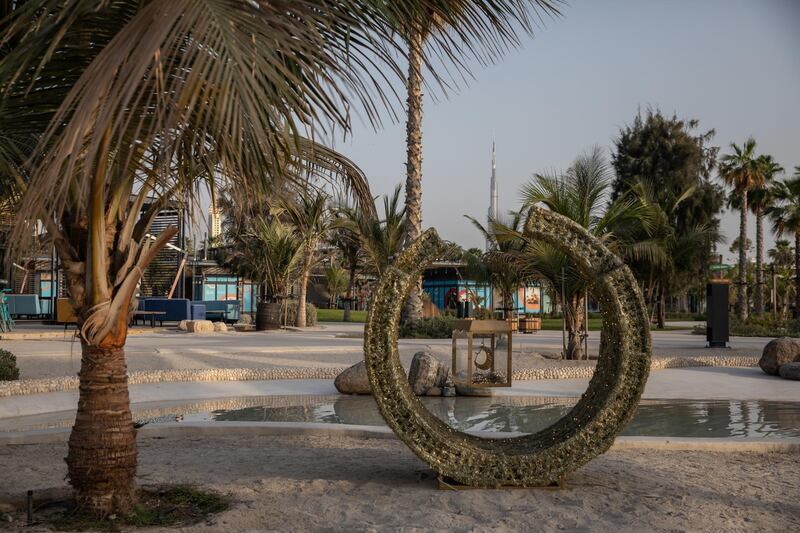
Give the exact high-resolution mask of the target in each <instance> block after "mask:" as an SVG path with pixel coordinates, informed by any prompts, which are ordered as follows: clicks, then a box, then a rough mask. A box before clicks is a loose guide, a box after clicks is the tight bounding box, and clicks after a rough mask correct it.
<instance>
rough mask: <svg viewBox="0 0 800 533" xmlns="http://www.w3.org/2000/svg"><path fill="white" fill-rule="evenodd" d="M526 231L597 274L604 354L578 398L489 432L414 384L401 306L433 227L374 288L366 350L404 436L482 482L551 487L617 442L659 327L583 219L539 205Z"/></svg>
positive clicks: (455, 475)
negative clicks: (541, 425) (447, 411)
mask: <svg viewBox="0 0 800 533" xmlns="http://www.w3.org/2000/svg"><path fill="white" fill-rule="evenodd" d="M526 232H527V234H528V235H529V236H530V237H532V238H534V239H536V240H539V241H542V242H545V243H547V244H549V245H551V246H554V247H556V248H558V249H559V250H561V251H562V252H563V253H564V254H565V255H566V256H567V257H568V258H569V259H570V261H572V263H573V264H574V265H575V266H576V267H577V268H578V269H579V270H580V271H581V273H582V275H583V276H584V278H585V279H587V280H590V283H591V286H592V294H593V295H594V296H595V297H596V298H597V299H598V301H599V303H600V310H601V313H602V317H603V329H602V333H601V337H600V357H599V359H598V361H597V366H596V368H595V371H594V376H593V377H592V379H591V381H590V382H589V387H588V388H587V390H586V392H584V393H583V395H582V396H581V398H580V400H579V401H578V403H577V404H576V405H575V407H573V408H572V410H571V411H570V412H569V413H568V414H567V415H566V416H564V417H563V418H561V419H560V420H558V421H557V422H555V423H554V424H553V425H551V426H549V427H547V428H545V429H543V430H541V431H539V432H538V433H534V434H530V435H524V436H520V437H512V438H481V437H478V436H475V435H470V434H467V433H463V432H460V431H457V430H455V429H453V428H452V427H450V426H448V425H447V424H446V423H445V422H443V421H442V420H440V419H439V418H437V417H436V416H435V415H433V414H432V413H431V412H430V411H428V410H427V409H426V408H425V406H424V405H423V404H422V402H421V401H420V400H419V398H417V396H416V395H415V394H414V393H413V391H412V390H411V387H410V386H409V384H408V379H407V378H406V372H405V370H404V369H403V367H402V365H401V364H400V356H399V353H398V350H397V337H398V325H399V321H400V312H401V308H402V306H403V302H404V300H405V295H407V294H408V292H409V290H410V288H411V286H412V285H413V284H414V283H415V282H416V280H417V279H418V278H419V276H420V275H421V274H422V271H423V269H424V267H425V266H426V265H427V264H428V263H430V262H431V261H433V260H435V259H437V258H438V255H439V253H440V251H441V250H442V243H441V241H440V240H439V237H438V235H437V234H436V231H435V230H433V229H430V230H427V231H426V232H425V233H423V234H422V236H420V238H419V239H417V240H416V241H415V242H414V243H412V244H411V245H410V246H409V247H408V248H406V250H405V251H404V252H403V253H402V254H401V255H400V256H398V258H397V260H396V261H395V263H394V265H393V266H392V267H391V268H389V269H387V270H386V271H385V272H384V274H383V275H382V276H381V279H380V281H379V283H378V287H377V288H376V290H375V292H374V293H373V298H372V304H371V306H370V311H369V316H368V319H367V326H366V330H365V337H364V356H365V360H366V366H367V373H368V375H369V380H370V384H371V386H372V393H373V396H374V398H375V401H376V402H377V404H378V408H379V410H380V412H381V415H382V416H383V418H384V420H386V424H387V425H388V426H389V427H390V428H392V430H393V431H394V432H395V434H397V436H398V437H399V438H400V439H401V440H402V441H403V442H405V443H406V445H407V446H408V447H409V448H411V450H412V451H413V452H414V453H415V454H416V455H417V456H419V458H420V459H422V460H423V461H425V462H426V463H427V464H428V465H430V467H431V468H433V469H434V470H435V471H437V472H438V473H439V474H441V475H443V476H447V477H449V478H452V479H453V480H455V481H457V482H459V483H462V484H464V485H470V486H475V487H500V486H546V485H550V484H552V483H554V482H559V481H560V480H562V479H563V478H564V476H565V475H566V474H568V473H569V472H572V471H574V470H576V469H577V468H579V467H581V466H583V465H584V464H586V463H588V462H589V461H590V460H592V459H594V458H595V457H597V456H598V455H600V454H601V453H603V452H605V451H606V450H608V448H609V447H610V446H611V445H612V444H613V442H614V438H615V437H616V436H617V434H619V432H620V431H621V430H622V429H623V428H624V427H625V424H627V422H628V421H629V420H630V419H631V417H632V416H633V414H634V412H635V411H636V407H637V405H638V403H639V399H640V397H641V394H642V391H643V390H644V386H645V383H646V381H647V376H648V373H649V370H650V325H649V323H648V318H647V310H646V307H645V304H644V299H643V298H642V295H641V292H640V291H639V288H638V285H637V283H636V280H635V279H634V277H633V274H631V272H630V270H629V269H628V267H627V266H625V264H624V263H623V262H622V261H621V260H620V259H619V258H618V257H617V256H616V255H614V254H613V253H611V252H610V251H609V250H608V249H607V248H606V247H605V246H604V245H603V244H602V243H601V242H600V241H599V240H598V239H597V238H595V237H594V236H592V235H591V234H589V233H588V232H587V231H586V230H585V229H584V228H583V227H581V226H579V225H578V224H576V223H574V222H572V221H570V220H568V219H566V218H564V217H562V216H560V215H557V214H555V213H552V212H550V211H546V210H542V209H538V208H534V209H532V211H531V216H530V217H529V219H528V223H527V225H526Z"/></svg>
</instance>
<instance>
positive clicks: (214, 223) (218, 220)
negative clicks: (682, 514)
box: [208, 202, 222, 239]
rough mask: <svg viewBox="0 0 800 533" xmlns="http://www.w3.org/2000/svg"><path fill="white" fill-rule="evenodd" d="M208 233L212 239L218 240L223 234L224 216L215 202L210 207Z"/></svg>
mask: <svg viewBox="0 0 800 533" xmlns="http://www.w3.org/2000/svg"><path fill="white" fill-rule="evenodd" d="M208 231H209V235H208V237H209V238H210V239H216V238H217V237H219V235H220V234H221V233H222V214H221V213H220V211H219V208H218V207H217V206H216V205H215V204H214V203H213V202H212V203H211V205H210V206H208Z"/></svg>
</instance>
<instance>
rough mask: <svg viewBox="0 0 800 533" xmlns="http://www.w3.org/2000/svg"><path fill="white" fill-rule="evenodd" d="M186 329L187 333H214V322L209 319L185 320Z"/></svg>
mask: <svg viewBox="0 0 800 533" xmlns="http://www.w3.org/2000/svg"><path fill="white" fill-rule="evenodd" d="M186 331H188V332H189V333H214V323H213V322H211V321H210V320H187V321H186Z"/></svg>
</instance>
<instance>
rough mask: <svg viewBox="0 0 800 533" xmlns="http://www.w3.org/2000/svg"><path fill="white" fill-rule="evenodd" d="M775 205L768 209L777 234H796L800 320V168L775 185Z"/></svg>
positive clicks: (799, 313) (796, 308) (798, 311)
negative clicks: (790, 176)
mask: <svg viewBox="0 0 800 533" xmlns="http://www.w3.org/2000/svg"><path fill="white" fill-rule="evenodd" d="M773 195H774V198H775V205H773V206H772V207H770V208H769V209H767V214H768V216H769V217H770V219H771V220H772V227H773V229H774V231H775V233H776V234H778V235H779V236H783V235H785V234H787V233H793V234H794V280H795V284H794V285H795V303H794V317H795V318H798V319H800V167H795V173H794V177H792V178H789V179H784V180H782V181H779V182H777V183H776V184H775V187H774V192H773Z"/></svg>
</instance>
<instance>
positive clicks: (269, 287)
mask: <svg viewBox="0 0 800 533" xmlns="http://www.w3.org/2000/svg"><path fill="white" fill-rule="evenodd" d="M305 245H306V243H305V239H304V238H303V237H302V236H301V235H300V234H298V232H297V231H296V229H295V228H294V227H293V226H292V225H291V224H287V223H286V222H284V221H282V220H281V219H280V217H278V216H272V217H269V218H267V217H264V216H259V217H258V218H257V219H256V220H255V222H254V224H253V229H252V230H250V231H249V232H248V233H246V234H244V235H240V236H239V238H238V242H237V243H235V246H234V247H233V252H232V253H233V257H232V258H231V264H232V266H233V267H234V269H235V270H236V271H237V272H238V273H239V274H240V275H241V276H242V277H245V278H248V279H251V280H253V281H255V282H256V283H258V285H259V287H260V288H261V294H260V298H259V305H261V304H266V303H270V302H278V301H281V300H283V299H285V298H286V297H287V296H288V293H289V288H290V287H291V285H292V282H293V281H294V280H295V279H296V278H298V277H300V275H301V274H302V268H303V266H304V262H305V255H306V249H305V248H306V246H305Z"/></svg>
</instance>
